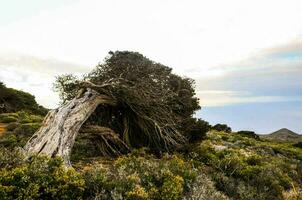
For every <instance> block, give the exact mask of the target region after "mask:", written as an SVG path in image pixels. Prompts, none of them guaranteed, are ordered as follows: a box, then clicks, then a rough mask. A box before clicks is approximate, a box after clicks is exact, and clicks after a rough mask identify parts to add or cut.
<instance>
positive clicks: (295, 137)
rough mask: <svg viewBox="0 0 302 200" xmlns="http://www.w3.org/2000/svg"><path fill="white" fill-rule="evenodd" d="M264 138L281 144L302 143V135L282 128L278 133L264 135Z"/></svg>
mask: <svg viewBox="0 0 302 200" xmlns="http://www.w3.org/2000/svg"><path fill="white" fill-rule="evenodd" d="M262 137H263V138H266V139H269V140H275V141H280V142H299V141H302V135H299V134H297V133H295V132H293V131H291V130H289V129H287V128H282V129H280V130H278V131H275V132H273V133H270V134H268V135H263V136H262Z"/></svg>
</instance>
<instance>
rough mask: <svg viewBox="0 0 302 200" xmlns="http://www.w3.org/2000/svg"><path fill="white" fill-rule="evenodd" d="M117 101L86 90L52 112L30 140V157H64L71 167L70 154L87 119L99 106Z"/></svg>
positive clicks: (28, 153) (27, 145)
mask: <svg viewBox="0 0 302 200" xmlns="http://www.w3.org/2000/svg"><path fill="white" fill-rule="evenodd" d="M114 103H115V102H114V100H113V99H111V98H109V97H108V96H105V95H100V94H99V93H97V92H96V91H94V90H92V89H89V88H88V89H87V90H86V92H84V93H83V94H82V95H80V96H78V97H76V98H74V99H73V100H71V101H70V102H68V103H67V104H65V105H63V106H61V107H59V108H57V109H55V110H51V111H50V112H49V113H48V114H47V116H46V117H45V119H44V121H43V125H42V127H41V128H40V129H39V130H38V131H37V132H36V133H35V134H34V135H33V136H32V137H31V139H30V140H29V141H28V142H27V144H26V145H25V147H24V150H25V152H26V154H27V156H31V155H33V154H44V155H48V156H51V157H54V156H61V157H62V158H63V159H64V162H65V164H66V165H67V166H71V163H70V159H69V158H70V153H71V149H72V147H73V144H74V141H75V138H76V136H77V134H78V132H79V130H80V128H81V126H82V125H83V123H84V122H85V121H86V120H87V119H88V117H89V116H90V115H91V114H92V113H93V112H94V111H95V109H96V108H97V106H98V105H100V104H114Z"/></svg>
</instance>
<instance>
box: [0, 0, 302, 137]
mask: <svg viewBox="0 0 302 200" xmlns="http://www.w3.org/2000/svg"><path fill="white" fill-rule="evenodd" d="M301 11H302V1H301V0H296V1H295V0H279V1H276V0H250V1H245V0H237V1H234V0H228V1H222V0H220V1H218V0H207V1H202V0H196V1H193V0H182V1H178V0H152V1H147V0H127V1H126V0H44V1H41V0H26V1H24V0H9V1H8V0H0V81H3V82H4V83H5V84H6V85H7V86H9V87H13V88H17V89H22V90H24V91H27V92H30V93H32V94H34V95H35V96H36V99H37V101H38V102H39V103H40V104H42V105H44V106H46V107H49V108H54V107H56V106H57V103H58V96H57V94H55V93H54V92H53V91H52V90H51V88H52V83H53V81H54V77H55V76H56V75H59V74H62V73H75V74H78V75H80V74H83V73H87V72H89V71H90V70H91V69H92V68H93V67H94V66H95V65H96V64H97V63H98V62H99V61H102V60H103V59H104V57H105V56H106V55H107V53H108V51H110V50H112V51H115V50H131V51H138V52H140V53H142V54H144V55H145V56H147V57H149V58H150V59H152V60H154V61H157V62H161V63H162V64H165V65H167V66H170V67H172V68H173V70H174V72H175V73H177V74H180V75H183V76H189V77H191V78H194V79H195V80H196V90H197V95H198V97H199V98H200V103H201V106H202V110H201V111H199V112H197V116H198V117H201V118H203V119H205V120H208V121H209V122H210V123H212V124H215V123H227V124H229V125H230V126H231V127H232V128H233V129H234V130H242V129H248V130H254V131H256V132H258V133H269V132H272V131H275V130H276V129H279V128H283V127H286V128H289V129H292V130H293V131H296V132H299V133H302V123H301V122H302V78H301V76H302V20H301V19H302V12H301Z"/></svg>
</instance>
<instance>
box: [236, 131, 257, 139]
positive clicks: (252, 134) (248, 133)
mask: <svg viewBox="0 0 302 200" xmlns="http://www.w3.org/2000/svg"><path fill="white" fill-rule="evenodd" d="M237 134H239V135H242V136H245V137H250V138H254V139H260V137H259V135H257V134H256V133H255V132H254V131H238V132H237Z"/></svg>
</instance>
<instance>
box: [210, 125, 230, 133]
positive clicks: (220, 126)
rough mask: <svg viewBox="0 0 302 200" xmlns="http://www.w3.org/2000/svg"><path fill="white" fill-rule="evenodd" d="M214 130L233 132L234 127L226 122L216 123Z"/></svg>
mask: <svg viewBox="0 0 302 200" xmlns="http://www.w3.org/2000/svg"><path fill="white" fill-rule="evenodd" d="M212 129H213V130H216V131H224V132H226V133H231V132H232V129H231V127H229V126H228V125H226V124H216V125H214V126H213V127H212Z"/></svg>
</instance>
